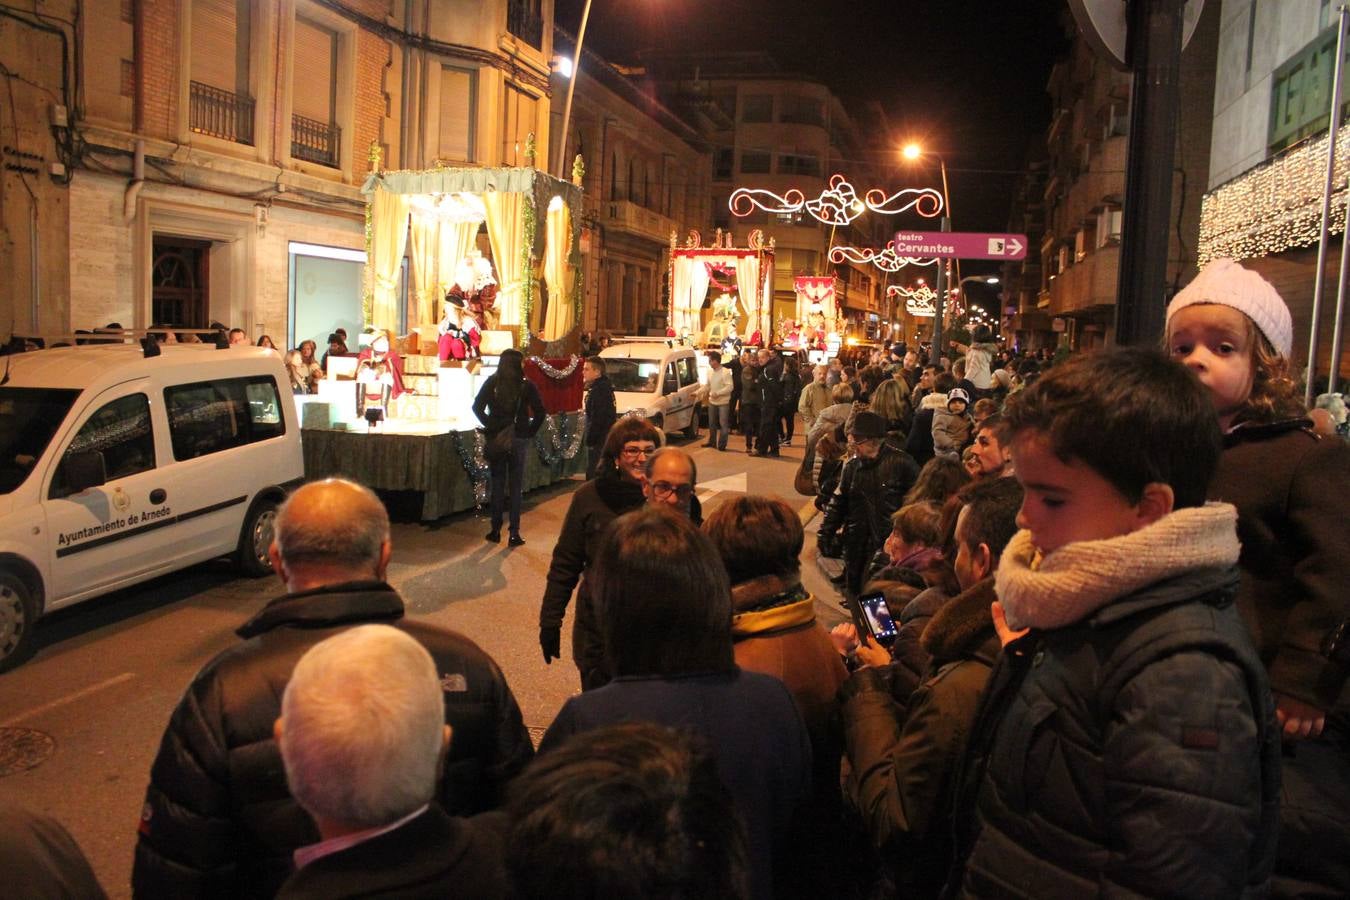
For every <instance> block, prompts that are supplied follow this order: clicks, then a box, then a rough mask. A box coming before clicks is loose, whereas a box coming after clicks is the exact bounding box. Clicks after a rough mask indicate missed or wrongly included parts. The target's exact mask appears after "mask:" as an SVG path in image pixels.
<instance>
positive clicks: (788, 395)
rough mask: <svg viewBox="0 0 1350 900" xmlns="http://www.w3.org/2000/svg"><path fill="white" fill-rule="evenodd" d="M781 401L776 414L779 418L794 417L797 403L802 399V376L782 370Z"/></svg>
mask: <svg viewBox="0 0 1350 900" xmlns="http://www.w3.org/2000/svg"><path fill="white" fill-rule="evenodd" d="M782 383H783V399H782V401H781V402H779V404H778V414H779V415H781V416H794V415H796V414H797V403H798V402H799V401H800V400H801V398H802V376H800V375H798V374H797V373H796V372H794V371H792V370H791V369H788V368H784V370H783V381H782Z"/></svg>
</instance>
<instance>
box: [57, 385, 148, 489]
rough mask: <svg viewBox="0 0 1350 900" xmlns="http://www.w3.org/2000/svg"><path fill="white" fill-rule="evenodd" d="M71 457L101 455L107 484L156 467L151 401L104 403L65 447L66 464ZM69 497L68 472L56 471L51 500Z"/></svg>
mask: <svg viewBox="0 0 1350 900" xmlns="http://www.w3.org/2000/svg"><path fill="white" fill-rule="evenodd" d="M72 453H100V454H102V456H103V466H104V469H105V471H106V473H107V478H108V481H110V482H111V481H116V480H117V479H118V478H125V477H127V476H128V475H135V474H136V473H137V472H148V471H150V470H151V469H153V468H154V467H155V434H154V431H153V430H152V429H151V427H150V399H149V398H148V397H146V396H145V394H129V395H128V396H126V397H119V398H117V399H116V400H113V401H111V402H109V403H105V404H104V405H103V406H102V407H100V408H99V410H98V411H97V412H96V413H94V414H93V415H92V416H90V417H89V418H88V419H87V420H86V421H85V423H84V424H83V425H81V426H80V430H79V432H78V433H77V434H76V435H75V437H74V438H73V439H71V442H70V445H69V446H68V447H66V451H65V454H64V456H63V457H62V459H63V461H64V458H65V457H66V456H69V455H70V454H72ZM69 494H70V491H69V489H67V488H66V485H65V470H64V469H63V467H61V466H57V467H56V475H55V476H54V477H53V479H52V488H51V496H52V497H65V496H68V495H69Z"/></svg>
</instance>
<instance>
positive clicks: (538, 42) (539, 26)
mask: <svg viewBox="0 0 1350 900" xmlns="http://www.w3.org/2000/svg"><path fill="white" fill-rule="evenodd" d="M506 30H507V31H509V32H511V33H512V34H514V35H515V36H516V37H518V38H520V39H521V40H522V41H524V42H525V43H527V44H529V45H530V46H531V47H533V48H535V49H536V50H539V49H542V48H543V46H544V14H543V10H542V9H541V6H540V0H508V2H507V4H506Z"/></svg>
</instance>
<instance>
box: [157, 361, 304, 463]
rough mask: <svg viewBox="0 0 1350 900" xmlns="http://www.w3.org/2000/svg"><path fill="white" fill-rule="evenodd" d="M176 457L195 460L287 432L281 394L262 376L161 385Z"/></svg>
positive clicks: (267, 377) (170, 438)
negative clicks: (166, 386) (169, 385)
mask: <svg viewBox="0 0 1350 900" xmlns="http://www.w3.org/2000/svg"><path fill="white" fill-rule="evenodd" d="M164 408H165V410H166V411H167V413H168V416H169V440H170V442H171V443H172V444H173V458H174V459H176V460H184V459H196V458H197V457H199V456H206V455H207V454H210V453H219V452H220V451H221V450H228V449H230V448H231V447H242V446H243V445H245V444H251V443H254V442H256V441H265V440H267V439H269V438H274V437H279V436H281V435H283V434H285V433H286V422H285V420H284V419H283V418H282V415H281V395H280V394H279V393H278V391H277V385H276V381H275V380H273V379H272V378H271V377H270V376H267V375H257V376H254V377H252V378H222V379H220V380H218V381H199V382H197V383H195V384H180V385H175V386H173V387H168V388H165V389H164Z"/></svg>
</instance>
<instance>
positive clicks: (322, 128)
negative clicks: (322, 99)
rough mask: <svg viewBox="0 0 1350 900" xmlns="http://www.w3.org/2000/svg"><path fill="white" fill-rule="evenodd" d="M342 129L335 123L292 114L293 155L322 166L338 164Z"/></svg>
mask: <svg viewBox="0 0 1350 900" xmlns="http://www.w3.org/2000/svg"><path fill="white" fill-rule="evenodd" d="M341 141H342V129H341V128H339V127H338V126H337V125H336V124H335V123H331V122H320V121H318V120H316V119H307V118H305V117H304V116H296V115H293V116H291V157H292V158H293V159H302V160H304V161H305V162H311V163H317V164H318V165H321V166H332V167H333V168H336V167H337V165H338V150H339V148H340V147H341Z"/></svg>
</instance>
